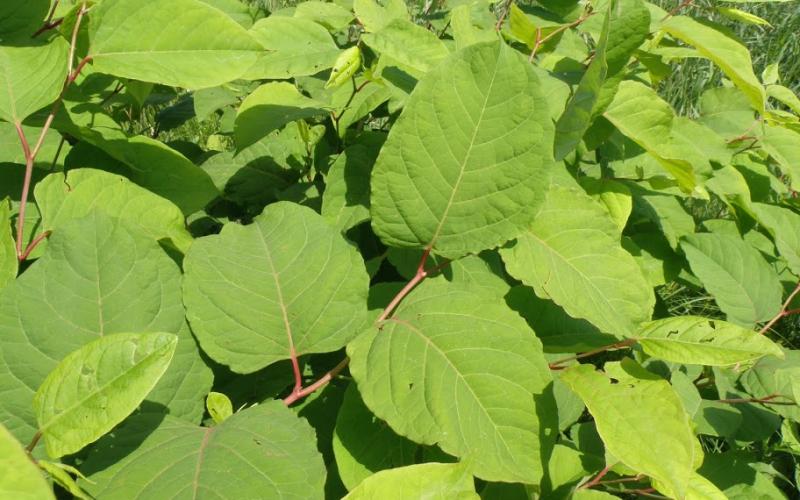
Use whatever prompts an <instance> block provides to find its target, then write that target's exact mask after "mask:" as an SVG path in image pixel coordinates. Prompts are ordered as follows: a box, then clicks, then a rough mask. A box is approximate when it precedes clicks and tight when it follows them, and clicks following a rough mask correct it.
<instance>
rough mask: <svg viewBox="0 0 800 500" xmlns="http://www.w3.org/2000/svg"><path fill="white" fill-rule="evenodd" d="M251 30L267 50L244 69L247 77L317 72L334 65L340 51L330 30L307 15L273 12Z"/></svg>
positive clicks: (262, 77)
mask: <svg viewBox="0 0 800 500" xmlns="http://www.w3.org/2000/svg"><path fill="white" fill-rule="evenodd" d="M250 34H251V35H252V36H253V38H255V39H256V41H258V43H259V44H261V46H262V47H263V48H264V49H265V52H263V53H261V54H259V56H258V59H257V60H256V62H255V63H254V64H253V66H252V67H250V68H249V69H248V70H247V71H246V72H245V74H244V76H243V78H247V79H248V80H262V79H281V78H292V77H296V76H307V75H314V74H316V73H319V72H320V71H324V70H326V69H328V68H330V67H332V66H333V64H334V63H335V62H336V58H337V57H339V53H340V52H341V51H340V50H339V47H337V46H336V43H335V42H334V41H333V38H331V35H330V33H328V31H327V30H326V29H325V28H323V27H322V26H320V25H319V24H317V23H315V22H313V21H310V20H308V19H300V18H294V17H284V16H270V17H267V18H265V19H259V20H258V21H257V22H256V23H255V24H254V25H253V27H252V28H250Z"/></svg>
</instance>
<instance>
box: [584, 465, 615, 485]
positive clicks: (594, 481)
mask: <svg viewBox="0 0 800 500" xmlns="http://www.w3.org/2000/svg"><path fill="white" fill-rule="evenodd" d="M610 470H611V466H610V465H606V466H605V467H604V468H603V470H601V471H600V472H598V473H597V475H596V476H594V477H593V478H592V480H591V481H588V482H586V483H584V484H582V485H580V486H578V489H579V490H588V489H589V488H591V487H592V486H596V485H598V484H599V483H600V480H601V479H603V478H604V477H605V475H606V474H608V471H610Z"/></svg>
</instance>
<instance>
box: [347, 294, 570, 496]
mask: <svg viewBox="0 0 800 500" xmlns="http://www.w3.org/2000/svg"><path fill="white" fill-rule="evenodd" d="M347 350H348V354H349V355H350V358H351V364H350V372H351V373H352V375H353V377H354V378H355V380H356V382H357V383H358V390H359V392H360V393H361V396H362V397H363V398H364V402H365V403H366V405H367V406H368V407H369V408H370V410H372V411H373V412H374V413H375V415H377V416H378V417H379V418H381V419H382V420H385V421H386V422H387V423H388V424H389V425H390V426H391V427H392V429H393V430H394V431H395V432H397V433H398V434H400V435H403V436H406V437H408V438H409V439H411V440H413V441H415V442H417V443H421V444H434V443H435V444H438V445H439V447H440V448H441V449H442V450H443V451H444V452H446V453H449V454H451V455H455V456H457V457H459V458H460V459H461V460H462V461H464V462H466V463H468V464H469V467H470V470H471V471H472V472H473V473H474V474H475V475H477V476H479V477H481V478H482V479H486V480H497V481H510V482H516V481H520V482H525V483H532V484H538V483H539V481H540V479H541V476H542V471H543V465H542V457H543V455H545V453H544V450H545V448H546V447H547V444H546V442H544V441H545V438H543V437H542V434H543V433H544V432H545V430H546V428H547V427H548V422H547V419H544V418H543V417H542V415H543V414H544V412H546V411H547V410H546V409H545V408H543V407H540V406H539V404H540V402H541V401H542V399H543V393H544V391H545V388H546V387H547V386H548V384H549V383H550V382H551V377H550V372H549V370H548V368H547V364H546V363H545V360H544V357H543V355H542V347H541V344H540V343H539V341H538V340H537V339H536V337H535V336H534V335H533V332H532V331H531V330H530V328H529V327H528V325H526V324H525V322H524V321H523V320H522V318H520V317H519V316H518V315H517V314H516V313H515V312H513V311H511V310H510V309H508V308H507V307H506V306H505V305H504V304H502V303H500V302H498V301H497V299H496V295H494V294H493V293H491V292H487V291H485V289H484V288H480V287H469V286H464V285H461V284H453V283H448V282H446V281H444V280H442V279H434V280H429V281H426V282H424V283H423V284H422V285H421V286H419V287H418V288H417V289H416V290H415V291H414V292H413V293H412V295H410V296H409V297H407V298H406V299H405V300H404V301H403V302H402V303H401V304H400V306H399V307H398V309H397V310H396V312H395V313H394V314H393V316H392V317H391V318H390V319H388V320H386V321H385V322H383V323H382V324H380V325H376V326H374V327H372V328H370V329H369V330H367V331H365V332H364V333H363V334H362V335H361V336H359V337H358V338H357V339H356V340H355V341H353V342H351V343H350V344H349V345H348V348H347ZM550 411H552V409H551V410H550ZM540 412H541V413H540ZM540 419H541V420H540ZM553 425H554V426H555V423H553Z"/></svg>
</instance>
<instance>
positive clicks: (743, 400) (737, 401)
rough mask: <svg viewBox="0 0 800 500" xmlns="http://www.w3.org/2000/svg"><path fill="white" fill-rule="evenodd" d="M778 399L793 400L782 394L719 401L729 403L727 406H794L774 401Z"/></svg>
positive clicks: (785, 402)
mask: <svg viewBox="0 0 800 500" xmlns="http://www.w3.org/2000/svg"><path fill="white" fill-rule="evenodd" d="M776 398H786V399H791V398H789V397H787V396H783V395H781V394H770V395H769V396H764V397H763V398H734V399H718V400H717V402H718V403H727V404H743V403H762V404H768V405H787V406H789V405H794V404H795V402H794V401H791V402H789V401H772V400H773V399H776Z"/></svg>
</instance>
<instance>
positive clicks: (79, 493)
mask: <svg viewBox="0 0 800 500" xmlns="http://www.w3.org/2000/svg"><path fill="white" fill-rule="evenodd" d="M36 463H37V465H38V466H39V468H41V469H42V470H43V471H45V472H47V474H48V475H49V476H50V479H52V480H53V482H54V483H56V484H57V485H59V486H61V487H62V488H64V489H65V490H67V491H68V492H69V493H70V494H71V495H72V496H73V497H75V498H78V499H80V500H92V497H90V496H89V495H88V494H87V493H86V492H85V491H83V488H81V487H80V486H78V483H77V481H76V480H75V478H73V477H72V476H71V475H70V473H72V474H75V475H78V476H80V477H83V475H82V474H81V473H80V471H79V470H78V469H76V468H74V467H72V466H71V465H66V464H62V463H58V462H49V461H47V460H39V461H37V462H36Z"/></svg>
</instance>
